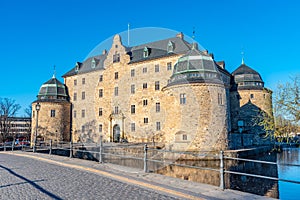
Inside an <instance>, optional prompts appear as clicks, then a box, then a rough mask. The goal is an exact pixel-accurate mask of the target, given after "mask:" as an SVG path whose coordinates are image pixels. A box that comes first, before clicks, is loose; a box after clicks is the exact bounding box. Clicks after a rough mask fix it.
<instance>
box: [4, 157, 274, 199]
mask: <svg viewBox="0 0 300 200" xmlns="http://www.w3.org/2000/svg"><path fill="white" fill-rule="evenodd" d="M0 175H1V176H0V177H1V178H0V199H268V198H267V197H262V196H257V195H252V194H248V193H242V192H239V191H232V190H225V191H222V190H220V189H219V188H218V187H215V186H210V185H205V184H199V183H194V182H188V181H185V180H180V179H174V178H171V177H166V176H162V175H158V174H152V173H144V172H142V171H141V170H137V169H132V168H126V167H121V166H115V165H111V164H98V163H95V162H91V161H86V160H79V159H70V158H66V157H61V156H54V155H51V156H50V155H45V154H33V153H28V152H1V153H0Z"/></svg>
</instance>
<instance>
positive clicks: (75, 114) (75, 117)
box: [74, 110, 77, 118]
mask: <svg viewBox="0 0 300 200" xmlns="http://www.w3.org/2000/svg"><path fill="white" fill-rule="evenodd" d="M76 115H77V113H76V110H74V118H76Z"/></svg>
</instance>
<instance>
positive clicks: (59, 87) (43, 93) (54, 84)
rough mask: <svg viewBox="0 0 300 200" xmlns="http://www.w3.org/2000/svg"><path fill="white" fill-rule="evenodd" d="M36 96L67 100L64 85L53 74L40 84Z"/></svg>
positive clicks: (42, 98)
mask: <svg viewBox="0 0 300 200" xmlns="http://www.w3.org/2000/svg"><path fill="white" fill-rule="evenodd" d="M37 97H38V100H50V99H51V100H56V99H61V100H67V97H68V95H67V89H66V86H65V85H64V84H62V83H61V82H60V81H59V80H57V79H56V78H55V76H53V77H52V78H51V79H50V80H48V81H47V82H45V83H44V84H43V85H42V86H41V88H40V91H39V94H38V96H37Z"/></svg>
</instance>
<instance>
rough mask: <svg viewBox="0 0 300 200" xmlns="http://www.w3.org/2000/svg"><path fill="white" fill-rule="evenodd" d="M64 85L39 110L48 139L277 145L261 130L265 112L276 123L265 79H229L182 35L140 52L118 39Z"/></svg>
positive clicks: (211, 146)
mask: <svg viewBox="0 0 300 200" xmlns="http://www.w3.org/2000/svg"><path fill="white" fill-rule="evenodd" d="M63 78H64V84H62V83H61V82H59V81H58V80H57V79H56V78H55V77H54V76H53V77H52V78H51V79H50V80H49V81H47V82H46V83H44V84H43V85H42V86H41V88H40V91H39V94H38V98H37V100H36V101H34V102H33V103H32V108H33V115H32V127H36V123H37V122H38V128H37V133H38V138H40V139H44V140H49V139H52V140H57V141H70V140H72V141H73V142H79V141H81V142H99V138H100V135H102V136H103V138H104V141H107V142H124V141H127V142H155V143H157V144H160V145H161V146H163V147H165V148H168V149H172V150H190V151H194V150H197V151H198V150H201V151H202V150H203V151H207V150H225V149H232V148H242V147H245V146H255V145H256V146H258V145H263V144H268V143H269V142H270V141H269V139H267V138H265V133H264V131H263V130H262V128H261V127H260V126H258V125H256V124H255V122H254V119H255V118H256V117H257V115H258V114H259V113H260V112H266V113H268V114H269V115H270V116H272V92H271V91H270V90H269V89H267V88H265V87H264V82H263V80H262V78H261V76H260V74H259V73H258V72H256V71H255V70H253V69H252V68H250V67H249V66H247V65H245V64H244V62H242V64H241V65H240V66H239V67H238V68H237V69H236V70H235V71H234V72H233V73H232V74H231V73H229V72H228V71H227V70H226V69H225V63H224V62H223V61H221V62H217V61H215V60H214V57H213V54H210V53H208V52H207V51H205V50H204V51H203V50H199V49H198V45H197V44H196V43H194V42H192V43H189V42H187V41H186V40H185V39H184V35H183V34H182V33H178V34H177V35H176V36H174V37H172V38H167V39H163V40H160V41H154V42H150V43H146V44H141V45H138V46H132V47H127V46H124V45H123V43H122V40H121V37H120V36H119V35H115V36H114V38H113V41H112V46H111V48H110V49H109V50H108V51H106V50H104V51H103V53H102V54H101V55H97V56H92V57H89V58H87V59H86V60H85V61H83V62H82V63H81V62H76V65H75V67H74V68H72V69H71V70H70V71H68V72H67V73H65V74H64V75H63ZM37 103H38V104H39V105H40V110H39V113H36V112H37V111H36V110H35V106H36V104H37ZM37 114H38V115H39V116H38V118H37ZM35 131H36V130H35V129H34V128H33V129H32V137H31V138H32V141H33V138H34V134H35Z"/></svg>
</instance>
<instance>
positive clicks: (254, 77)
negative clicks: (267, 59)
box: [232, 63, 264, 89]
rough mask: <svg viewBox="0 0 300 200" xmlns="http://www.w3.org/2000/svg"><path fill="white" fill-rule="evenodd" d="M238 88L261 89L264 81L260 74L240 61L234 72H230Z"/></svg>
mask: <svg viewBox="0 0 300 200" xmlns="http://www.w3.org/2000/svg"><path fill="white" fill-rule="evenodd" d="M232 75H233V77H234V81H235V83H236V84H237V85H238V89H263V87H264V82H263V80H262V78H261V76H260V74H259V73H258V72H257V71H255V70H253V69H252V68H250V67H249V66H247V65H245V64H244V63H242V64H241V65H240V66H239V67H238V68H237V69H236V70H235V71H234V72H232Z"/></svg>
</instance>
